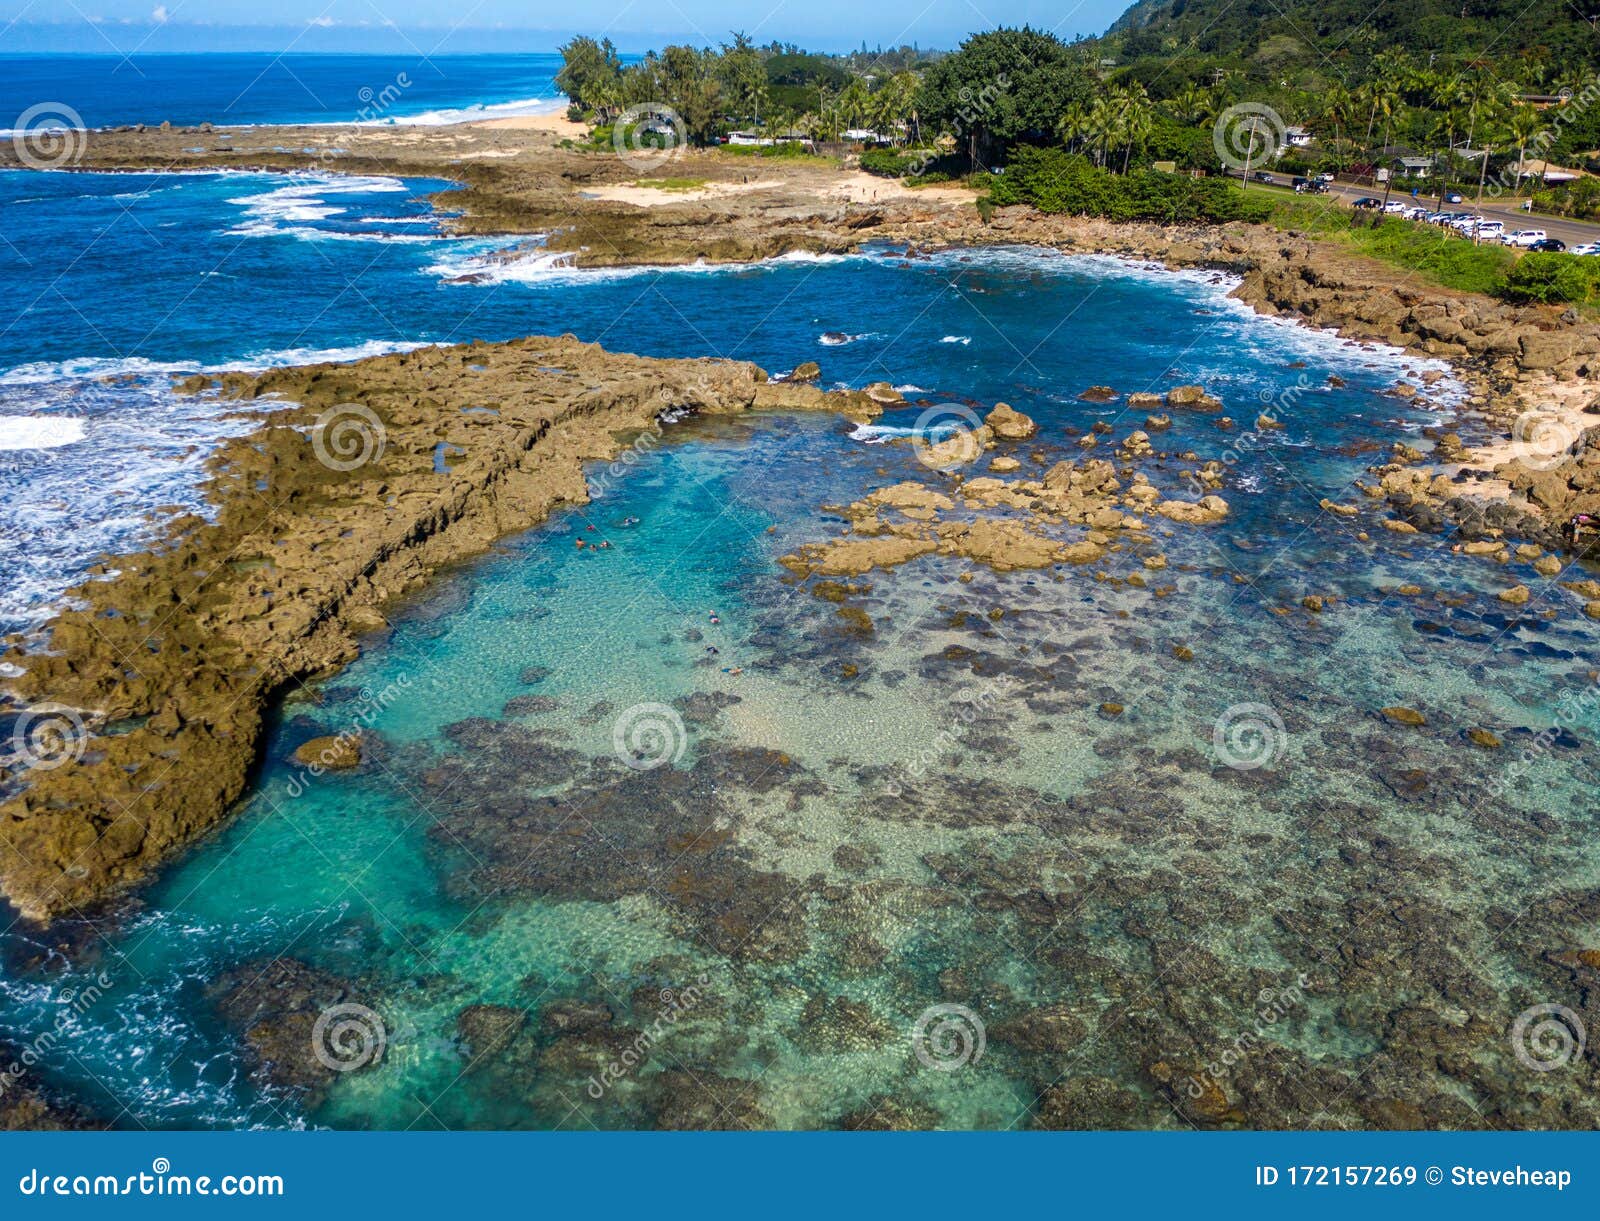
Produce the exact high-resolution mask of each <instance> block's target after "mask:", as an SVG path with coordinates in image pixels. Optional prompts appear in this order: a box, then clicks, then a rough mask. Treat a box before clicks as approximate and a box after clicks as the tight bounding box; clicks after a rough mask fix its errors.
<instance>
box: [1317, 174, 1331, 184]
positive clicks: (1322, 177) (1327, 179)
mask: <svg viewBox="0 0 1600 1221" xmlns="http://www.w3.org/2000/svg"><path fill="white" fill-rule="evenodd" d="M1317 181H1318V182H1332V181H1333V175H1332V174H1318V175H1317Z"/></svg>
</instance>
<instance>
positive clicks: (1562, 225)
mask: <svg viewBox="0 0 1600 1221" xmlns="http://www.w3.org/2000/svg"><path fill="white" fill-rule="evenodd" d="M1272 180H1273V182H1274V183H1275V184H1276V185H1278V186H1285V187H1286V186H1290V185H1292V184H1293V181H1294V180H1293V178H1292V176H1291V175H1288V174H1274V175H1272ZM1366 196H1372V197H1374V198H1376V199H1382V198H1383V188H1382V187H1378V188H1376V189H1374V188H1373V187H1358V186H1350V185H1348V184H1346V183H1342V182H1338V183H1334V184H1333V185H1332V186H1331V187H1330V188H1329V192H1328V195H1327V196H1323V198H1329V197H1333V198H1337V199H1340V200H1342V201H1343V202H1344V203H1346V204H1349V203H1350V202H1352V201H1353V200H1357V199H1362V198H1364V197H1366ZM1312 198H1316V197H1315V196H1313V197H1312ZM1389 198H1390V200H1391V201H1392V200H1396V199H1399V200H1402V201H1404V202H1406V203H1410V202H1411V192H1409V191H1406V192H1404V193H1403V194H1402V193H1401V192H1399V191H1395V192H1392V193H1391V194H1390V195H1389ZM1438 199H1439V197H1438V196H1437V195H1422V196H1419V197H1418V199H1417V201H1416V202H1417V203H1418V204H1419V205H1421V206H1423V207H1426V208H1429V209H1432V208H1437V207H1438V206H1439V202H1438ZM1463 199H1464V202H1462V203H1458V204H1445V205H1444V206H1445V209H1446V210H1447V211H1452V212H1473V211H1476V212H1477V213H1478V215H1480V216H1484V217H1487V218H1489V219H1490V220H1502V221H1504V222H1505V224H1506V231H1507V232H1510V231H1511V230H1513V229H1543V230H1544V231H1545V232H1546V233H1548V234H1549V235H1550V236H1551V237H1557V238H1560V239H1561V240H1562V241H1563V242H1565V243H1566V244H1567V245H1569V246H1575V245H1577V244H1578V243H1579V242H1600V224H1591V223H1590V222H1588V221H1581V220H1557V219H1556V218H1554V217H1550V216H1530V215H1529V214H1528V213H1526V212H1523V211H1522V210H1520V209H1519V208H1517V207H1515V206H1507V205H1505V204H1501V203H1493V202H1491V201H1490V200H1489V199H1488V198H1487V197H1485V198H1484V201H1483V207H1482V208H1478V209H1474V208H1473V206H1472V196H1471V195H1464V196H1463Z"/></svg>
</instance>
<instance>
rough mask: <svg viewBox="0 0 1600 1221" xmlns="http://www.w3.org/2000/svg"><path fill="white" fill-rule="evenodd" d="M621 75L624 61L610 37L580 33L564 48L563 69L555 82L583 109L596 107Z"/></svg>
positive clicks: (557, 74) (562, 50) (573, 102)
mask: <svg viewBox="0 0 1600 1221" xmlns="http://www.w3.org/2000/svg"><path fill="white" fill-rule="evenodd" d="M621 75H622V60H621V59H620V58H619V57H618V55H617V49H616V48H615V47H614V46H612V45H611V40H610V39H609V38H607V39H606V40H605V41H604V42H596V41H595V40H594V39H593V38H588V37H584V36H579V37H577V38H574V39H573V40H572V41H571V42H569V43H567V44H566V46H564V47H562V48H561V71H559V72H557V73H556V80H555V85H556V88H557V89H559V90H561V92H562V93H564V94H566V95H567V97H569V98H571V99H572V104H573V105H574V106H576V107H578V108H579V109H580V110H593V109H594V108H595V106H596V105H597V104H598V101H599V98H600V97H601V96H602V95H604V94H606V93H607V92H608V91H609V90H610V89H612V88H613V87H614V86H615V85H616V84H617V83H618V81H619V79H620V77H621Z"/></svg>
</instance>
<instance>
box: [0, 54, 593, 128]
mask: <svg viewBox="0 0 1600 1221" xmlns="http://www.w3.org/2000/svg"><path fill="white" fill-rule="evenodd" d="M560 68H561V57H560V56H559V55H551V54H529V55H435V54H432V53H431V49H430V48H428V47H420V48H418V50H417V51H416V53H415V54H405V55H329V54H294V53H289V54H283V55H272V54H265V53H253V52H233V53H223V54H204V55H199V54H159V55H152V54H141V53H138V52H135V53H134V54H132V55H130V56H123V55H0V129H10V128H14V127H15V126H17V124H18V120H19V118H20V117H21V116H22V115H24V114H25V113H26V112H27V111H28V110H29V109H30V108H31V107H36V106H40V105H46V104H53V105H58V106H65V107H70V108H71V111H72V112H73V113H75V114H76V115H77V116H78V118H79V119H81V121H82V123H83V125H84V126H87V127H111V126H116V125H120V124H124V123H147V124H159V123H161V122H163V121H167V122H171V123H173V124H174V125H176V126H180V127H181V126H194V125H196V124H199V123H215V124H217V125H218V126H224V125H238V124H246V123H250V124H255V123H333V124H348V123H387V122H394V123H452V122H461V121H463V120H467V119H474V118H477V119H482V118H492V117H496V116H504V115H515V114H532V113H538V112H540V111H544V110H550V109H555V108H558V107H559V106H561V105H563V104H564V103H565V99H564V98H563V97H562V95H561V94H559V93H558V92H556V87H555V75H556V73H557V72H558V71H559V70H560Z"/></svg>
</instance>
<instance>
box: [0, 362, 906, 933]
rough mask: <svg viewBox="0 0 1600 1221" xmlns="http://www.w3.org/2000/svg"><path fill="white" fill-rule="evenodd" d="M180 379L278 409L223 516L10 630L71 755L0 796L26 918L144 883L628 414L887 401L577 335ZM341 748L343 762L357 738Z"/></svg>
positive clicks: (223, 464)
mask: <svg viewBox="0 0 1600 1221" xmlns="http://www.w3.org/2000/svg"><path fill="white" fill-rule="evenodd" d="M181 389H183V390H185V391H187V392H190V393H213V394H219V395H221V396H223V397H225V398H227V399H231V400H234V401H237V402H238V404H239V407H240V410H250V411H258V412H261V413H262V424H261V427H260V428H258V429H257V430H255V431H254V432H252V433H250V434H249V435H247V436H244V437H242V438H239V439H237V440H233V441H229V442H226V443H224V444H223V445H222V446H221V447H219V449H218V451H217V452H216V454H215V455H214V456H213V457H212V459H211V460H210V467H209V470H210V475H209V479H208V482H207V485H206V493H207V496H208V498H209V500H210V502H211V504H212V505H213V506H214V513H213V514H212V516H211V517H210V518H209V519H207V518H202V517H198V516H182V517H177V518H174V519H171V520H168V521H166V522H165V523H162V524H160V525H159V527H158V531H157V533H158V541H157V542H156V544H155V545H154V546H153V547H151V548H150V549H149V550H148V551H145V552H141V553H139V554H136V555H129V556H123V557H119V558H117V559H115V560H112V561H109V562H107V563H106V564H103V565H101V566H99V567H98V568H97V569H96V570H95V571H94V572H93V574H92V579H90V580H89V581H87V582H86V583H84V584H83V585H81V586H79V587H78V588H77V589H75V590H74V591H72V594H71V606H70V608H69V609H66V610H64V611H62V612H61V613H60V614H59V615H58V616H57V617H56V618H55V619H53V620H52V621H51V622H50V623H48V624H47V625H46V626H45V628H44V629H43V631H42V632H41V633H40V634H39V635H37V636H34V637H30V638H27V639H24V638H22V637H19V636H13V637H11V638H9V639H8V640H7V642H6V644H7V650H6V653H5V655H4V658H5V661H6V662H8V663H9V664H10V665H11V666H14V667H17V668H18V670H19V671H20V673H19V674H17V675H16V676H15V677H12V678H10V679H8V680H7V681H6V682H5V690H6V694H7V697H8V699H9V700H10V701H12V702H13V704H14V705H16V706H20V708H21V709H24V710H27V711H29V712H31V713H34V714H35V715H37V716H41V717H46V718H50V719H52V720H53V721H54V722H55V724H56V725H57V726H59V727H62V730H63V732H62V733H61V734H59V735H58V737H57V741H56V754H55V755H54V756H53V758H52V759H51V762H52V764H53V765H54V766H51V767H49V768H36V769H34V770H32V771H29V772H26V773H24V774H22V775H20V776H14V777H12V778H11V779H10V780H9V781H4V783H6V785H7V789H8V790H9V791H6V790H0V792H6V799H5V801H4V804H0V887H3V889H4V892H5V895H6V897H7V898H8V899H9V900H10V901H11V902H12V903H13V904H14V905H15V906H16V907H17V908H18V910H20V911H21V912H22V914H23V915H24V916H26V917H28V918H30V919H33V920H40V921H43V920H49V919H51V918H52V917H54V916H56V915H59V914H61V913H63V912H67V911H71V910H74V909H78V908H82V907H84V906H85V905H88V904H91V903H93V902H94V901H96V900H98V899H101V898H103V897H105V896H107V895H109V894H111V893H113V892H115V891H117V890H118V889H120V888H123V887H126V886H129V885H131V884H133V883H136V882H138V881H139V880H141V879H142V878H144V877H145V876H147V875H148V874H149V872H150V870H151V869H153V868H154V867H155V866H157V865H158V864H160V863H161V861H163V860H164V859H165V858H166V857H167V856H168V855H169V854H170V853H172V852H173V851H174V850H176V849H179V848H181V847H182V846H184V845H185V844H188V843H190V842H191V841H193V840H194V839H195V837H197V836H199V835H202V834H204V833H205V832H206V831H207V830H209V829H210V828H212V827H214V826H215V825H216V824H217V823H218V822H219V820H221V819H222V818H223V816H224V815H225V814H226V812H227V810H228V808H229V806H230V804H231V803H232V802H233V801H234V800H235V799H236V798H237V797H238V796H239V795H240V793H241V792H242V791H243V789H244V786H245V783H246V777H247V774H248V772H249V769H250V767H251V765H252V763H253V762H254V761H255V759H256V755H257V750H258V744H259V740H260V735H261V732H262V726H263V718H264V715H265V713H266V711H267V710H268V708H269V707H270V706H271V704H272V702H273V701H274V700H275V699H276V698H277V697H278V696H279V695H280V694H281V693H283V692H284V691H285V690H287V689H289V688H291V687H292V686H294V685H295V684H298V683H300V682H303V681H305V680H307V679H309V678H312V677H315V676H321V675H327V674H329V673H331V672H332V671H334V670H336V669H337V668H338V667H340V666H341V665H343V664H345V663H347V662H349V661H350V660H351V659H352V658H354V657H355V656H356V655H357V653H358V645H357V637H358V636H359V634H360V633H362V632H365V631H372V630H377V629H381V628H382V627H383V626H384V623H385V620H384V615H383V608H384V606H385V605H386V604H387V603H388V602H389V601H390V600H391V599H393V598H395V597H396V596H399V595H402V594H404V593H406V592H408V591H412V590H415V589H417V588H418V587H419V586H421V585H422V584H423V583H424V582H426V581H427V580H428V578H429V576H430V575H431V574H432V573H433V572H434V571H435V570H436V569H438V568H439V567H440V566H441V565H444V564H447V563H450V562H451V561H454V560H457V559H459V558H461V557H463V556H467V555H472V554H474V553H477V552H481V551H482V550H484V549H485V548H486V547H488V546H489V545H490V544H492V543H493V542H494V541H495V540H496V539H497V538H499V537H501V536H503V535H506V534H508V533H511V532H513V531H518V530H523V529H526V528H527V527H529V526H531V525H533V524H534V523H535V522H538V521H540V520H541V519H542V518H543V517H544V516H545V515H546V514H547V513H548V512H549V511H550V509H551V507H552V506H554V505H556V504H558V503H561V502H579V503H581V502H584V501H586V500H587V498H588V493H587V490H586V486H585V481H584V474H583V466H582V464H583V462H584V461H586V460H590V459H606V458H611V457H613V456H615V455H616V454H617V453H618V451H619V448H620V446H621V445H622V442H621V441H619V440H618V436H619V434H623V433H628V432H630V431H631V432H633V433H635V434H637V433H639V432H640V431H641V430H659V429H660V428H661V423H660V420H661V418H662V417H663V416H670V415H671V414H672V413H675V412H683V411H688V412H705V413H732V412H743V411H750V410H759V409H764V408H783V409H786V410H807V409H810V410H829V411H842V412H846V413H848V414H850V415H851V416H853V417H854V418H857V419H866V418H871V416H873V415H874V414H876V413H877V412H878V411H879V410H880V405H879V403H878V402H877V401H875V399H874V398H873V397H872V396H871V395H869V394H868V393H866V392H861V393H834V394H828V393H825V392H823V391H821V390H819V389H817V388H816V387H814V386H808V385H801V384H796V383H784V382H776V381H771V380H769V379H768V378H767V376H766V375H765V374H764V373H763V372H762V371H761V370H760V369H757V368H756V367H754V366H753V365H749V364H741V363H733V362H724V361H712V360H647V359H642V358H637V357H631V356H624V355H617V354H613V353H608V352H605V351H603V350H602V349H600V348H599V347H597V346H594V345H589V344H583V343H580V342H578V341H577V340H575V339H572V338H570V337H567V338H561V339H540V338H530V339H524V340H519V341H515V342H511V343H503V344H468V345H463V346H460V347H453V348H425V349H422V350H419V351H416V352H411V353H408V354H402V355H394V356H385V357H379V358H375V359H371V360H367V361H362V362H359V363H356V364H352V365H316V366H310V367H304V368H294V369H281V370H275V371H273V372H269V373H266V374H263V375H261V376H259V377H254V376H248V375H244V374H227V375H224V376H222V377H221V378H219V379H209V378H203V377H200V378H195V379H191V380H190V381H189V382H187V383H185V384H184V385H183V386H182V387H181ZM336 746H337V749H334V750H332V753H330V752H329V751H328V750H324V751H323V752H322V753H323V754H324V755H326V756H327V757H328V759H329V760H330V764H329V765H330V766H345V765H348V764H349V763H350V762H352V760H351V759H350V758H349V757H348V756H349V754H350V752H351V751H352V750H356V751H359V747H358V746H354V745H353V744H351V743H343V744H336ZM0 781H3V778H0Z"/></svg>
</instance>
